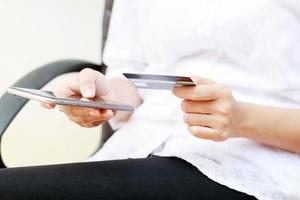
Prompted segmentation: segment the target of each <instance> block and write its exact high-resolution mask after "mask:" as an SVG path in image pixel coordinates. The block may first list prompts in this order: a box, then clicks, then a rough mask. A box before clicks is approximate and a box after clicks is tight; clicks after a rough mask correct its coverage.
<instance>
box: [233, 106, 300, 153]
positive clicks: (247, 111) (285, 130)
mask: <svg viewBox="0 0 300 200" xmlns="http://www.w3.org/2000/svg"><path fill="white" fill-rule="evenodd" d="M237 110H238V111H237V116H236V119H238V120H237V122H236V124H237V129H236V130H235V134H236V136H237V137H245V138H249V139H253V140H255V141H257V142H261V143H264V144H268V145H272V146H276V147H279V148H282V149H285V150H289V151H292V152H296V153H300V109H285V108H275V107H268V106H260V105H255V104H249V103H242V102H239V103H238V105H237Z"/></svg>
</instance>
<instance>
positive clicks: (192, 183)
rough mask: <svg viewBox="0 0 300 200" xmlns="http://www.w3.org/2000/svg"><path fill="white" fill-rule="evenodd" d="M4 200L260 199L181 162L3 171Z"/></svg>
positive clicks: (153, 159) (133, 161)
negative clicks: (235, 189) (222, 183)
mask: <svg viewBox="0 0 300 200" xmlns="http://www.w3.org/2000/svg"><path fill="white" fill-rule="evenodd" d="M0 196H1V199H45V200H46V199H84V200H89V199H218V200H222V199H255V198H254V197H251V196H248V195H246V194H243V193H240V192H237V191H234V190H232V189H229V188H227V187H226V186H223V185H220V184H218V183H216V182H214V181H212V180H210V179H208V178H207V177H206V176H205V175H203V174H202V173H201V172H199V171H198V169H196V168H195V167H193V166H192V165H190V164H188V163H187V162H185V161H183V160H180V159H177V158H160V157H150V158H145V159H127V160H115V161H102V162H92V163H73V164H63V165H49V166H39V167H22V168H11V169H1V170H0Z"/></svg>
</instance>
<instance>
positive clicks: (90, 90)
mask: <svg viewBox="0 0 300 200" xmlns="http://www.w3.org/2000/svg"><path fill="white" fill-rule="evenodd" d="M78 79H79V88H80V91H81V94H82V96H83V97H86V98H94V97H95V96H98V97H101V96H104V95H106V94H107V93H108V92H109V87H108V81H107V80H106V78H105V76H104V75H103V74H101V73H100V72H97V71H95V70H92V69H89V68H86V69H84V70H82V71H81V72H80V73H79V77H78Z"/></svg>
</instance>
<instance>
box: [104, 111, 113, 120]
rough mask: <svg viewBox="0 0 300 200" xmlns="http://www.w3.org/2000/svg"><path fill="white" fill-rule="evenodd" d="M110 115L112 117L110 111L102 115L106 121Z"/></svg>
mask: <svg viewBox="0 0 300 200" xmlns="http://www.w3.org/2000/svg"><path fill="white" fill-rule="evenodd" d="M112 115H113V112H112V111H111V110H107V111H106V112H105V113H104V115H103V117H104V118H106V119H108V118H111V117H112Z"/></svg>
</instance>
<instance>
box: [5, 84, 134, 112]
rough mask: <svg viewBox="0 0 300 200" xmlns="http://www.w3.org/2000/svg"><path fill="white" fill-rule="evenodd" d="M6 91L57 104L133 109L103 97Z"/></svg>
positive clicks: (20, 89) (10, 89)
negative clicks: (88, 97) (60, 96)
mask: <svg viewBox="0 0 300 200" xmlns="http://www.w3.org/2000/svg"><path fill="white" fill-rule="evenodd" d="M7 92H8V93H9V94H12V95H16V96H20V97H23V98H27V99H33V100H36V101H40V102H45V103H50V104H57V105H71V106H81V107H88V108H96V109H108V110H119V111H128V112H131V111H133V110H134V107H133V106H130V105H126V104H120V103H116V102H111V101H105V100H103V99H93V100H91V101H84V100H80V97H78V96H77V97H76V96H71V97H68V98H59V97H56V96H55V95H54V94H53V93H52V92H50V91H44V90H35V89H29V88H20V87H10V88H8V89H7Z"/></svg>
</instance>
